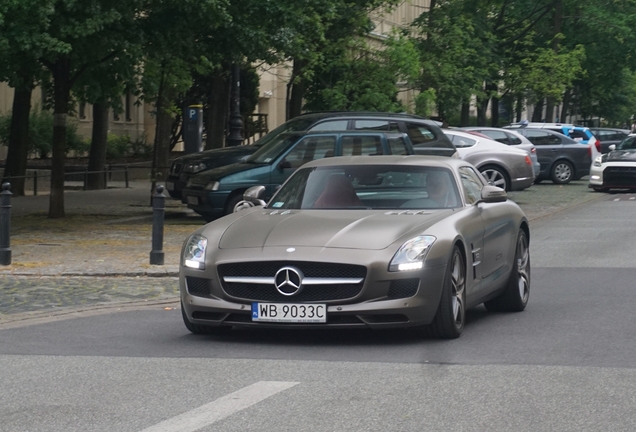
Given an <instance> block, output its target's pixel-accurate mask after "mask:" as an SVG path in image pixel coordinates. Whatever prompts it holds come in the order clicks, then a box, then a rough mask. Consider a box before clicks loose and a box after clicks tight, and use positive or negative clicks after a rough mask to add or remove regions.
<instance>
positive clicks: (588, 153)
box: [587, 144, 592, 157]
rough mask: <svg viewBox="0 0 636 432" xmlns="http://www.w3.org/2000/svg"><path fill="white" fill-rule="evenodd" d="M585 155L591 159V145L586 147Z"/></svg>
mask: <svg viewBox="0 0 636 432" xmlns="http://www.w3.org/2000/svg"><path fill="white" fill-rule="evenodd" d="M587 155H588V156H589V157H592V145H591V144H590V145H589V146H587Z"/></svg>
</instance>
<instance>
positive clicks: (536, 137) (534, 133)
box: [525, 130, 561, 146]
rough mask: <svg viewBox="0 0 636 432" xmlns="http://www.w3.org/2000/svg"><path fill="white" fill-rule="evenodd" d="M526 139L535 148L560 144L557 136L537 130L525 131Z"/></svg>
mask: <svg viewBox="0 0 636 432" xmlns="http://www.w3.org/2000/svg"><path fill="white" fill-rule="evenodd" d="M525 132H526V137H527V138H528V140H530V142H531V143H532V144H534V145H536V146H541V145H554V144H560V143H561V139H560V138H559V137H558V136H557V135H552V134H551V133H549V132H544V131H539V130H527V131H525Z"/></svg>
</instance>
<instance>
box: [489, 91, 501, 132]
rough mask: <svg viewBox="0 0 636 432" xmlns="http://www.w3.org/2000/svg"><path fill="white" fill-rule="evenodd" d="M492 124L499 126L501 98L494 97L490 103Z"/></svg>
mask: <svg viewBox="0 0 636 432" xmlns="http://www.w3.org/2000/svg"><path fill="white" fill-rule="evenodd" d="M490 125H491V126H492V127H499V98H498V97H493V98H492V104H491V105H490Z"/></svg>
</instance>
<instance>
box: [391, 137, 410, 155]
mask: <svg viewBox="0 0 636 432" xmlns="http://www.w3.org/2000/svg"><path fill="white" fill-rule="evenodd" d="M389 148H390V149H391V154H392V155H407V154H408V151H407V147H406V141H404V138H403V137H399V136H398V137H389Z"/></svg>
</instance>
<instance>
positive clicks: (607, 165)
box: [588, 134, 636, 192]
mask: <svg viewBox="0 0 636 432" xmlns="http://www.w3.org/2000/svg"><path fill="white" fill-rule="evenodd" d="M609 150H610V151H609V153H605V154H603V155H600V156H597V157H596V159H594V162H593V163H592V168H591V169H590V183H589V185H588V186H589V187H591V188H592V189H594V190H595V191H599V192H606V191H608V190H610V189H632V190H634V189H636V134H630V135H629V136H628V137H627V138H625V139H624V140H623V141H621V142H620V144H618V145H614V144H612V145H610V146H609Z"/></svg>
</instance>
